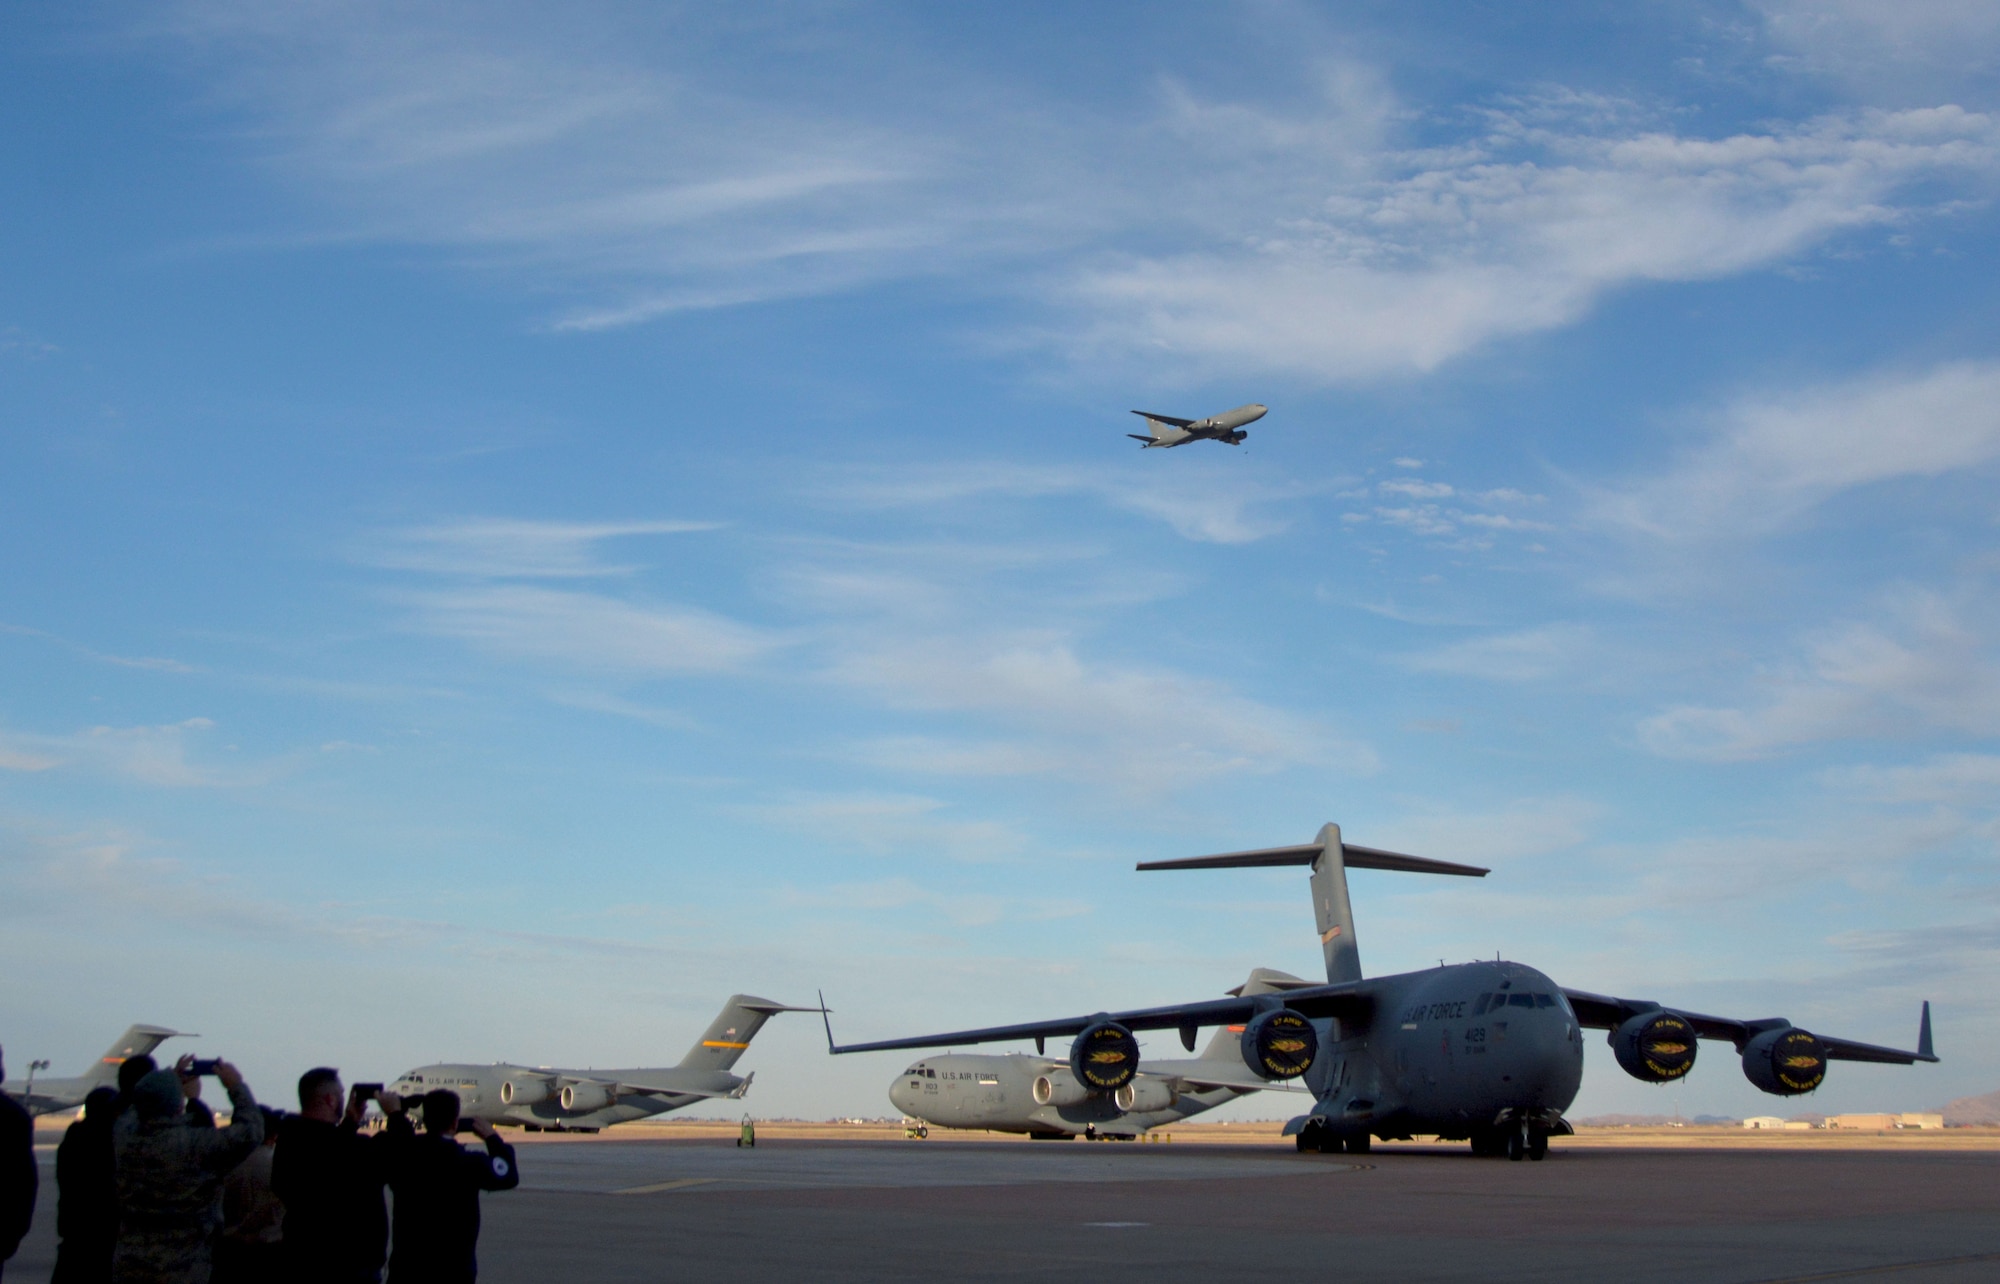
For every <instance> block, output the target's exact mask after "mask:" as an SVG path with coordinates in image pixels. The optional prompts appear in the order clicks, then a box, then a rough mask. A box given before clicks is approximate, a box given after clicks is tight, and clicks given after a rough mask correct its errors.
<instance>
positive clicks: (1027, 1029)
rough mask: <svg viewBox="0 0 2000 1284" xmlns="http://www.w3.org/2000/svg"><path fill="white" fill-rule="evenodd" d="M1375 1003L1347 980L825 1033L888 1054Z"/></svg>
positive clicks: (838, 1049) (1355, 1013)
mask: <svg viewBox="0 0 2000 1284" xmlns="http://www.w3.org/2000/svg"><path fill="white" fill-rule="evenodd" d="M1373 1005H1374V1001H1373V999H1372V998H1371V997H1370V995H1369V994H1368V992H1367V983H1366V982H1364V981H1343V982H1341V983H1340V984H1338V985H1314V986H1308V987H1306V988H1305V989H1302V990H1291V991H1288V992H1287V993H1285V994H1284V995H1283V996H1282V997H1281V996H1278V995H1271V994H1265V995H1257V996H1253V997H1251V998H1234V999H1211V1000H1209V1001H1208V1002H1205V1003H1182V1004H1176V1005H1174V1006H1172V1007H1164V1008H1140V1009H1138V1010H1137V1011H1133V1012H1094V1013H1092V1014H1090V1015H1089V1016H1077V1017H1064V1018H1063V1019H1062V1020H1059V1021H1031V1022H1027V1023H1025V1024H1022V1025H996V1026H988V1027H987V1028H985V1029H983V1030H954V1031H952V1032H950V1033H948V1034H925V1035H918V1036H916V1037H915V1038H909V1039H881V1040H878V1041H876V1042H874V1043H850V1044H847V1045H845V1046H842V1045H839V1044H836V1043H834V1041H833V1032H832V1030H831V1029H829V1030H828V1031H827V1050H828V1051H830V1052H833V1053H836V1054H838V1053H843V1052H887V1051H890V1050H891V1049H895V1048H948V1047H956V1046H957V1045H959V1044H962V1043H1001V1042H1005V1041H1006V1040H1009V1039H1034V1040H1036V1041H1037V1042H1040V1041H1041V1040H1043V1039H1047V1038H1051V1037H1055V1036H1060V1035H1069V1034H1081V1033H1083V1031H1084V1030H1086V1029H1088V1028H1089V1027H1091V1026H1093V1025H1095V1024H1097V1023H1098V1022H1099V1021H1116V1022H1117V1023H1118V1024H1120V1025H1122V1026H1124V1027H1125V1028H1126V1029H1128V1030H1197V1029H1200V1028H1201V1027H1203V1026H1210V1025H1230V1024H1234V1023H1236V1022H1238V1021H1246V1020H1248V1019H1249V1018H1251V1017H1253V1016H1255V1015H1257V1014H1258V1013H1259V1012H1262V1011H1264V1010H1266V1009H1267V1008H1277V1007H1288V1008H1291V1009H1292V1010H1293V1011H1295V1012H1298V1013H1300V1014H1301V1015H1304V1016H1309V1017H1339V1018H1340V1019H1341V1020H1343V1021H1353V1020H1356V1019H1358V1018H1362V1017H1365V1016H1366V1015H1367V1013H1368V1011H1369V1009H1370V1008H1372V1007H1373Z"/></svg>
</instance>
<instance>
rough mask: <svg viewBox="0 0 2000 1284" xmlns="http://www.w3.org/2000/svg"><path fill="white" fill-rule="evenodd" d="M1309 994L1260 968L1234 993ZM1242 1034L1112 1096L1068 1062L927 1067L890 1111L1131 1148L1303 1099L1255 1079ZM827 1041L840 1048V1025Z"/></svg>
mask: <svg viewBox="0 0 2000 1284" xmlns="http://www.w3.org/2000/svg"><path fill="white" fill-rule="evenodd" d="M1308 984H1310V982H1307V981H1302V980H1300V979H1299V978H1298V977H1296V976H1292V975H1291V974H1289V973H1286V972H1278V971H1274V970H1272V969H1270V968H1261V967H1260V968H1258V969H1257V970H1255V971H1254V972H1252V973H1251V974H1250V979H1249V980H1248V981H1245V982H1244V983H1243V984H1242V985H1239V986H1237V987H1236V988H1235V989H1233V990H1231V991H1229V993H1231V994H1235V995H1246V994H1276V993H1280V992H1282V991H1283V990H1285V989H1288V988H1295V987H1298V986H1302V985H1308ZM1241 1033H1242V1027H1241V1026H1236V1027H1228V1026H1225V1027H1223V1028H1221V1029H1219V1030H1217V1031H1216V1032H1215V1037H1214V1038H1213V1039H1211V1040H1209V1044H1208V1046H1207V1047H1206V1048H1204V1049H1203V1050H1202V1053H1201V1056H1199V1057H1197V1058H1195V1059H1194V1060H1192V1061H1151V1060H1143V1061H1141V1062H1140V1063H1139V1072H1138V1073H1137V1074H1136V1075H1134V1076H1133V1077H1132V1080H1131V1082H1129V1083H1127V1084H1126V1085H1125V1086H1123V1087H1121V1088H1118V1089H1115V1090H1113V1091H1112V1092H1109V1093H1104V1092H1098V1091H1095V1090H1093V1089H1091V1088H1090V1087H1088V1086H1087V1085H1085V1084H1083V1083H1082V1082H1080V1081H1079V1080H1078V1079H1077V1078H1076V1076H1075V1074H1074V1073H1072V1072H1071V1070H1070V1068H1069V1066H1068V1064H1067V1063H1066V1062H1063V1061H1060V1060H1053V1059H1051V1058H1049V1057H1043V1056H1029V1055H1028V1054H1026V1053H1023V1052H1011V1053H1007V1054H1006V1055H1004V1056H981V1055H979V1054H977V1053H964V1052H961V1053H953V1054H948V1055H946V1056H941V1057H926V1058H925V1059H924V1060H922V1061H919V1062H917V1063H916V1064H915V1065H913V1066H911V1067H910V1068H909V1069H908V1070H905V1071H904V1072H903V1073H902V1074H900V1075H897V1076H896V1081H895V1082H894V1083H892V1084H890V1085H889V1101H890V1103H891V1104H893V1105H894V1106H895V1107H896V1108H897V1109H898V1110H901V1111H902V1112H903V1113H904V1114H905V1115H907V1116H909V1117H911V1118H914V1119H921V1120H923V1121H924V1123H926V1124H935V1125H937V1126H938V1127H940V1128H979V1129H983V1130H985V1131H988V1132H1024V1133H1027V1134H1028V1135H1029V1136H1030V1137H1047V1138H1056V1137H1060V1138H1063V1139H1064V1140H1067V1139H1069V1138H1071V1137H1116V1138H1120V1139H1122V1140H1127V1141H1129V1140H1131V1139H1133V1138H1135V1137H1137V1136H1138V1135H1139V1134H1140V1133H1143V1132H1145V1131H1146V1130H1147V1129H1149V1128H1158V1127H1159V1126H1161V1125H1162V1124H1170V1123H1177V1122H1179V1121H1180V1120H1182V1119H1186V1118H1188V1117H1189V1116H1191V1115H1198V1114H1200V1113H1201V1112H1202V1111H1204V1110H1212V1109H1214V1108H1215V1107H1216V1106H1219V1105H1222V1104H1223V1103H1224V1102H1228V1101H1234V1100H1235V1099H1236V1098H1238V1097H1241V1096H1246V1095H1248V1094H1249V1093H1252V1092H1261V1091H1263V1090H1265V1089H1272V1088H1275V1089H1278V1090H1280V1091H1291V1092H1297V1091H1301V1089H1297V1088H1289V1087H1287V1086H1286V1085H1285V1084H1282V1083H1273V1082H1272V1081H1271V1080H1269V1079H1266V1078H1264V1077H1262V1076H1261V1075H1257V1074H1253V1073H1251V1072H1250V1070H1249V1069H1248V1068H1247V1067H1245V1066H1244V1064H1243V1059H1242V1057H1241V1056H1240V1055H1239V1054H1238V1052H1237V1050H1236V1044H1237V1038H1238V1036H1239V1035H1240V1034H1241ZM826 1041H827V1043H828V1045H829V1046H831V1045H832V1043H833V1027H832V1026H831V1024H829V1025H828V1027H827V1033H826Z"/></svg>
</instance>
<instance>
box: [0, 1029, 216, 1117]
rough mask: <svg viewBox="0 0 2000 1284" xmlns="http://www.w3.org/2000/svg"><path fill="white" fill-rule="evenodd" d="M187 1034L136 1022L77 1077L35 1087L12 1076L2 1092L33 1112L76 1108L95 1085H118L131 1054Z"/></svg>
mask: <svg viewBox="0 0 2000 1284" xmlns="http://www.w3.org/2000/svg"><path fill="white" fill-rule="evenodd" d="M182 1037H192V1036H183V1035H182V1033H181V1032H180V1031H179V1030H169V1029H167V1028H166V1027H165V1026H160V1025H135V1026H133V1027H131V1028H130V1029H128V1030H127V1031H125V1033H123V1034H121V1035H119V1036H118V1042H116V1043H114V1044H112V1045H111V1048H110V1050H109V1051H107V1052H106V1053H105V1054H104V1055H103V1056H101V1057H99V1058H98V1059H97V1064H96V1065H94V1066H92V1067H90V1069H88V1070H86V1071H84V1072H83V1073H82V1074H80V1075H77V1076H76V1077H75V1078H73V1079H37V1080H35V1081H34V1084H33V1086H32V1088H30V1085H29V1084H28V1082H27V1081H26V1080H24V1079H9V1080H8V1081H7V1082H6V1083H4V1084H0V1092H5V1093H6V1094H7V1095H8V1096H10V1097H12V1098H14V1100H16V1101H18V1102H20V1103H21V1108H22V1109H24V1110H26V1111H27V1112H28V1113H29V1114H31V1115H50V1114H54V1113H55V1112H57V1111H58V1110H74V1109H76V1108H77V1107H78V1106H80V1105H82V1104H83V1099H84V1098H85V1097H87V1096H89V1095H90V1093H91V1090H92V1089H93V1088H115V1087H117V1086H118V1067H119V1066H121V1065H123V1064H125V1060H126V1058H128V1057H143V1056H146V1055H147V1054H149V1053H151V1052H152V1051H153V1049H155V1048H157V1047H159V1046H160V1045H161V1044H162V1043H165V1042H166V1041H167V1040H168V1039H178V1038H182Z"/></svg>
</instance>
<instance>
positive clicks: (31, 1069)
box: [21, 1061, 49, 1102]
mask: <svg viewBox="0 0 2000 1284" xmlns="http://www.w3.org/2000/svg"><path fill="white" fill-rule="evenodd" d="M48 1068H49V1063H48V1062H46V1061H30V1062H29V1063H28V1090H27V1091H26V1092H24V1093H22V1094H21V1095H22V1096H23V1097H24V1098H26V1099H27V1100H28V1101H31V1102H32V1101H33V1100H34V1099H35V1071H37V1070H46V1069H48Z"/></svg>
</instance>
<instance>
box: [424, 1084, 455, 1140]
mask: <svg viewBox="0 0 2000 1284" xmlns="http://www.w3.org/2000/svg"><path fill="white" fill-rule="evenodd" d="M424 1131H425V1132H429V1133H440V1134H444V1135H447V1136H448V1135H450V1134H451V1133H454V1132H456V1131H458V1094H457V1093H455V1092H453V1091H452V1090H451V1089H450V1088H433V1089H431V1090H430V1091H429V1092H427V1093H425V1094H424Z"/></svg>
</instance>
